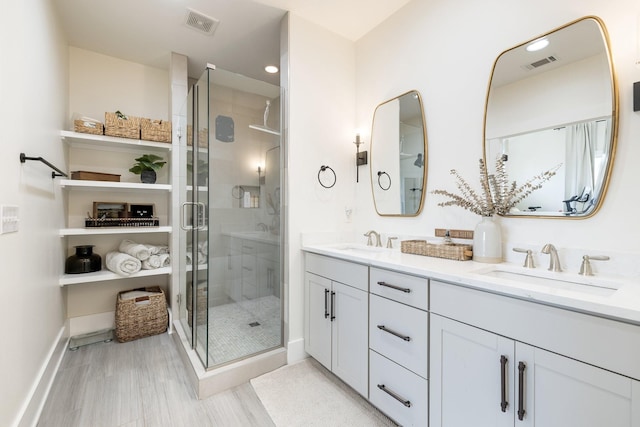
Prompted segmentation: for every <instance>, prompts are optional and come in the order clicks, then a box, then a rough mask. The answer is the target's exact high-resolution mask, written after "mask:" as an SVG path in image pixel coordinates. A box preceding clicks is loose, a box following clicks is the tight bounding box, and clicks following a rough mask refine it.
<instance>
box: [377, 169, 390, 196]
mask: <svg viewBox="0 0 640 427" xmlns="http://www.w3.org/2000/svg"><path fill="white" fill-rule="evenodd" d="M382 175H387V179H389V185H387V187H386V188H385V187H383V186H382V183H381V182H380V178H382ZM378 186H379V187H380V188H382V189H383V190H384V191H387V190H388V189H390V188H391V177H390V176H389V174H388V173H386V172H385V171H378Z"/></svg>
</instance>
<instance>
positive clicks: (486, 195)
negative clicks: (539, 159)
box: [432, 157, 562, 216]
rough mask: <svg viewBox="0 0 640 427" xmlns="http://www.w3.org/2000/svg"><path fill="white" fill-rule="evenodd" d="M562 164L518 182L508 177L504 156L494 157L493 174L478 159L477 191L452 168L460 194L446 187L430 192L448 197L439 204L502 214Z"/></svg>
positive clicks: (549, 177) (485, 214)
mask: <svg viewBox="0 0 640 427" xmlns="http://www.w3.org/2000/svg"><path fill="white" fill-rule="evenodd" d="M560 166H562V164H559V165H557V166H555V167H553V168H551V169H549V170H548V171H546V172H543V173H541V174H540V175H535V176H534V177H532V178H530V179H529V180H528V181H527V182H525V183H524V184H522V185H521V186H518V185H517V183H516V181H511V182H510V181H509V176H508V174H507V170H506V168H505V165H504V159H503V158H502V157H498V158H497V159H496V172H495V174H488V173H487V167H486V164H485V162H484V160H483V159H480V184H481V189H480V193H479V194H478V192H476V191H475V190H474V189H473V188H472V187H471V185H469V183H468V182H467V181H465V179H464V178H462V177H461V176H460V174H458V172H457V171H456V170H455V169H451V175H453V176H455V177H456V186H457V187H458V190H460V194H453V193H451V192H449V191H446V190H433V191H432V193H433V194H440V195H442V196H446V197H449V198H450V199H451V200H448V201H446V202H441V203H438V206H460V207H461V208H464V209H466V210H468V211H471V212H473V213H475V214H477V215H481V216H492V215H495V214H498V215H504V214H506V213H509V211H511V209H512V208H514V207H515V206H516V205H517V204H518V203H520V202H521V201H523V200H524V199H526V198H527V197H528V196H529V195H530V194H531V193H533V192H534V191H536V190H538V189H540V188H542V184H543V183H545V182H546V181H548V180H549V179H551V177H553V176H554V175H555V174H556V171H557V170H558V169H559V168H560Z"/></svg>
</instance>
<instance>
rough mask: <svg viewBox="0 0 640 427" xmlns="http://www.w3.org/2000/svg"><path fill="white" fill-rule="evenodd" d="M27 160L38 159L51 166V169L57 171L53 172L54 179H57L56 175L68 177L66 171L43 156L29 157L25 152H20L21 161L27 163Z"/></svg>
mask: <svg viewBox="0 0 640 427" xmlns="http://www.w3.org/2000/svg"><path fill="white" fill-rule="evenodd" d="M27 160H37V161H39V162H42V163H44V164H45V165H47V166H49V167H50V168H51V169H53V170H54V171H55V172H51V178H52V179H55V177H56V176H64V177H65V178H66V177H68V175H67V174H66V173H64V172H62V171H61V170H60V169H58V168H57V167H55V166H53V165H52V164H51V163H49V162H48V161H47V160H46V159H43V158H42V157H28V156H26V155H25V154H24V153H20V163H25V162H26V161H27Z"/></svg>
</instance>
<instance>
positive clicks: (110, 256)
mask: <svg viewBox="0 0 640 427" xmlns="http://www.w3.org/2000/svg"><path fill="white" fill-rule="evenodd" d="M105 258H106V259H105V264H106V266H107V268H108V269H109V270H110V271H113V272H114V273H116V274H119V275H121V276H125V277H126V276H130V275H132V274H133V273H137V272H138V271H140V269H141V268H142V262H141V261H140V260H139V259H138V258H135V257H132V256H131V255H129V254H125V253H122V252H115V251H113V252H108V253H107V255H106V257H105Z"/></svg>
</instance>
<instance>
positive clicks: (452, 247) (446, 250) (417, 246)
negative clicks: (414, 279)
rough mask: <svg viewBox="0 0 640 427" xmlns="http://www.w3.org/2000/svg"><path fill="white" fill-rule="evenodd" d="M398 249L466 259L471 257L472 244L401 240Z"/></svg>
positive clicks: (459, 259) (461, 259)
mask: <svg viewBox="0 0 640 427" xmlns="http://www.w3.org/2000/svg"><path fill="white" fill-rule="evenodd" d="M400 251H401V252H403V253H407V254H415V255H423V256H432V257H436V258H446V259H453V260H457V261H468V260H470V259H471V258H473V245H465V244H459V243H453V244H449V245H445V244H442V243H438V244H435V243H428V242H427V241H426V240H403V241H402V242H400Z"/></svg>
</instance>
